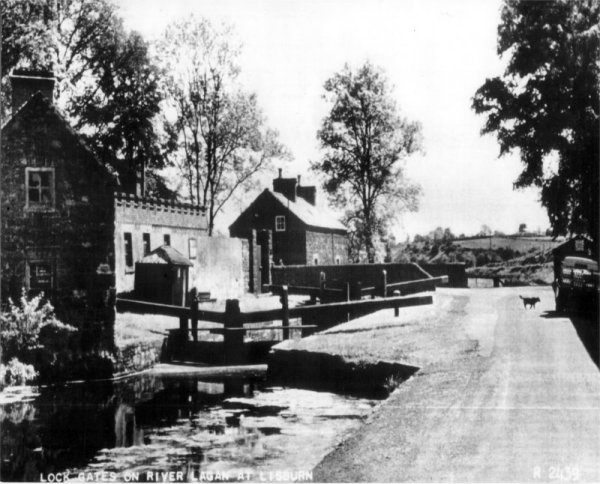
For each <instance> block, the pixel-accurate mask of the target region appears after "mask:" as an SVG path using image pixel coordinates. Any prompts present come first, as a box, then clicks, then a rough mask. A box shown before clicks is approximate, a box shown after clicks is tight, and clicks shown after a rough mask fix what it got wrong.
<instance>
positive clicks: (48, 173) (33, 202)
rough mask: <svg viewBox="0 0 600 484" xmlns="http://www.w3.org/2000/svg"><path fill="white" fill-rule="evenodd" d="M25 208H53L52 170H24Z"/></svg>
mask: <svg viewBox="0 0 600 484" xmlns="http://www.w3.org/2000/svg"><path fill="white" fill-rule="evenodd" d="M25 185H26V186H25V188H26V207H27V208H30V209H53V208H54V168H25Z"/></svg>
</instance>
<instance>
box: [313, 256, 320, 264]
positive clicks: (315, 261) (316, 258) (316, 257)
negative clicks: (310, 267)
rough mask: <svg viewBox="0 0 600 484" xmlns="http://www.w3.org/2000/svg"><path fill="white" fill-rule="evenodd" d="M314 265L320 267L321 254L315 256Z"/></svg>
mask: <svg viewBox="0 0 600 484" xmlns="http://www.w3.org/2000/svg"><path fill="white" fill-rule="evenodd" d="M313 264H314V265H316V266H318V265H319V254H313Z"/></svg>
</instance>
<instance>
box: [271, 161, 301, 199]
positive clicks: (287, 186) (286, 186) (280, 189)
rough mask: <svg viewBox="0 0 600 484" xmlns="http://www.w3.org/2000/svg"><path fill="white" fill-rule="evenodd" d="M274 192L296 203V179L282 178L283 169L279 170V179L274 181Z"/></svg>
mask: <svg viewBox="0 0 600 484" xmlns="http://www.w3.org/2000/svg"><path fill="white" fill-rule="evenodd" d="M273 191H274V192H276V193H281V194H282V195H283V196H284V197H285V198H287V199H288V200H289V201H291V202H295V201H296V179H295V178H282V176H281V168H279V178H275V179H274V180H273Z"/></svg>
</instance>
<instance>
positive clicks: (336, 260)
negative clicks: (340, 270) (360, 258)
mask: <svg viewBox="0 0 600 484" xmlns="http://www.w3.org/2000/svg"><path fill="white" fill-rule="evenodd" d="M335 263H336V264H338V265H339V264H341V263H342V259H341V257H340V256H339V255H336V256H335Z"/></svg>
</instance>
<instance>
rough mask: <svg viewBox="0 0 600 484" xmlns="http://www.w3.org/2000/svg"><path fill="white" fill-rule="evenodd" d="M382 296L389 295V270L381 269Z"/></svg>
mask: <svg viewBox="0 0 600 484" xmlns="http://www.w3.org/2000/svg"><path fill="white" fill-rule="evenodd" d="M381 297H387V271H386V270H385V269H383V270H382V271H381Z"/></svg>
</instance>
